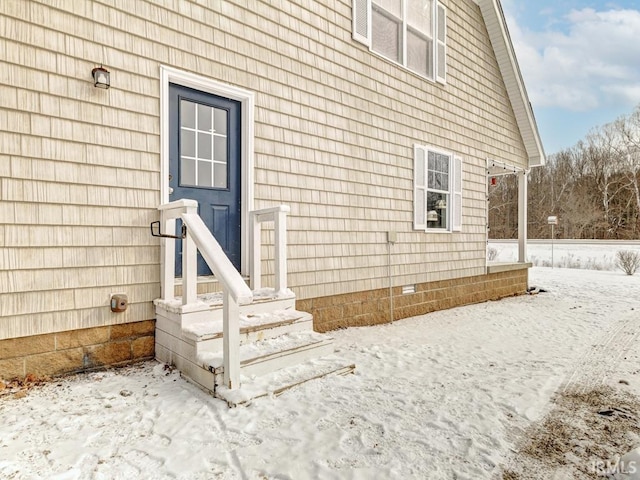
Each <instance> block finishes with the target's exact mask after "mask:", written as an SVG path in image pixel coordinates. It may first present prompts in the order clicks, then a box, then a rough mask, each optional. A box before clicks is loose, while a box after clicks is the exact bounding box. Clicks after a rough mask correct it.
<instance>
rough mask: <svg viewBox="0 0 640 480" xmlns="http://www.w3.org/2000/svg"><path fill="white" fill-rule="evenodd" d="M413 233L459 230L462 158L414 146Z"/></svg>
mask: <svg viewBox="0 0 640 480" xmlns="http://www.w3.org/2000/svg"><path fill="white" fill-rule="evenodd" d="M413 189H414V190H413V215H414V220H413V226H414V229H415V230H424V231H433V232H459V231H461V230H462V159H461V158H460V157H455V156H454V155H453V154H452V153H450V152H445V151H442V150H439V149H436V148H433V147H429V146H423V145H415V146H414V186H413Z"/></svg>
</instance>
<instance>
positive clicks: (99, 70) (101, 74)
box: [91, 65, 111, 90]
mask: <svg viewBox="0 0 640 480" xmlns="http://www.w3.org/2000/svg"><path fill="white" fill-rule="evenodd" d="M91 75H92V76H93V86H94V87H96V88H104V89H105V90H106V89H107V88H109V87H110V86H111V79H110V78H109V70H107V69H106V68H104V67H103V66H102V65H100V66H99V67H96V68H94V69H93V70H91Z"/></svg>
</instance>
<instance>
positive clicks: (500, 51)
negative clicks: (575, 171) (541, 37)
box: [473, 0, 546, 167]
mask: <svg viewBox="0 0 640 480" xmlns="http://www.w3.org/2000/svg"><path fill="white" fill-rule="evenodd" d="M473 1H474V2H475V3H476V4H477V5H478V6H479V7H480V11H481V12H482V17H483V18H484V23H485V25H486V27H487V31H488V33H489V38H490V39H491V45H492V46H493V51H494V53H495V55H496V60H497V61H498V66H499V68H500V72H501V73H502V78H503V80H504V84H505V86H506V88H507V94H508V95H509V100H510V101H511V105H512V107H513V111H514V113H515V116H516V122H517V123H518V128H519V130H520V135H521V136H522V141H523V142H524V146H525V149H526V151H527V156H528V157H529V167H536V166H539V165H544V164H545V161H546V158H545V153H544V148H543V146H542V139H541V138H540V132H539V131H538V125H537V123H536V119H535V116H534V114H533V109H532V108H531V103H530V102H529V96H528V95H527V89H526V88H525V85H524V80H523V79H522V73H521V72H520V67H519V65H518V60H517V59H516V54H515V51H514V49H513V43H512V42H511V37H510V35H509V30H508V28H507V22H506V20H505V17H504V12H503V11H502V5H501V4H500V0H473Z"/></svg>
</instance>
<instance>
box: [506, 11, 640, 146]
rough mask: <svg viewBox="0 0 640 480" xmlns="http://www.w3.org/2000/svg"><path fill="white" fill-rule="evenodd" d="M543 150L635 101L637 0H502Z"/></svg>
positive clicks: (639, 37) (638, 98)
mask: <svg viewBox="0 0 640 480" xmlns="http://www.w3.org/2000/svg"><path fill="white" fill-rule="evenodd" d="M502 6H503V10H504V13H505V16H506V18H507V25H508V28H509V32H510V34H511V39H512V41H513V45H514V48H515V51H516V56H517V58H518V62H519V65H520V70H521V71H522V76H523V77H524V81H525V85H526V88H527V92H528V94H529V100H530V101H531V103H532V105H533V110H534V113H535V115H536V119H537V122H538V128H539V130H540V135H541V137H542V142H543V145H544V149H545V152H546V153H547V155H551V154H553V153H557V152H558V151H560V150H563V149H565V148H569V147H572V146H574V145H575V144H576V143H577V142H578V141H579V140H583V139H584V138H585V137H586V135H587V134H588V133H589V131H590V130H592V129H593V128H594V127H598V126H602V125H605V124H607V123H611V122H613V121H614V120H616V118H618V117H620V116H621V115H628V114H630V113H631V112H632V111H633V110H634V108H635V107H636V106H637V105H639V104H640V0H614V1H605V0H597V1H596V0H594V1H589V0H502Z"/></svg>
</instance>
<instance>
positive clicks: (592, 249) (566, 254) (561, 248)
mask: <svg viewBox="0 0 640 480" xmlns="http://www.w3.org/2000/svg"><path fill="white" fill-rule="evenodd" d="M489 248H490V249H491V248H494V249H495V250H496V255H497V256H496V258H495V259H494V261H496V262H515V261H517V260H518V243H517V241H516V240H489ZM527 250H528V260H529V261H530V262H531V263H533V265H534V266H537V267H550V266H551V260H552V256H553V266H554V267H559V268H583V269H588V270H616V269H617V268H616V253H617V252H618V251H619V250H631V251H634V252H639V253H640V241H617V240H606V241H605V240H556V241H555V242H553V245H552V244H551V241H550V240H529V241H528V246H527Z"/></svg>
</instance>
